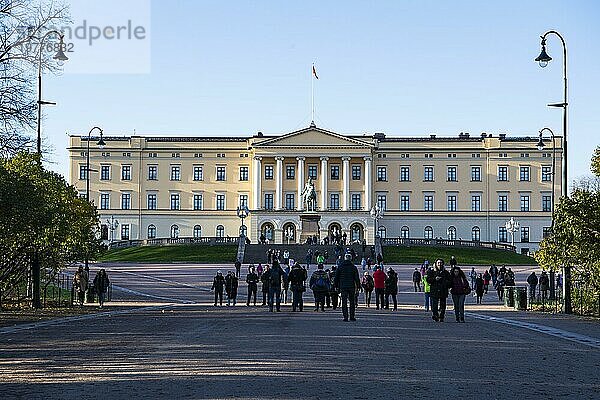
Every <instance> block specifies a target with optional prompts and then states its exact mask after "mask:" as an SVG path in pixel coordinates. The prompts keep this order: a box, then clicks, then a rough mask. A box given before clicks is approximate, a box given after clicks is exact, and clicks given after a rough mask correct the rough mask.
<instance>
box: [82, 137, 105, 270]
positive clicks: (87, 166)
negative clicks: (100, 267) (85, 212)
mask: <svg viewBox="0 0 600 400" xmlns="http://www.w3.org/2000/svg"><path fill="white" fill-rule="evenodd" d="M95 129H98V130H99V131H100V140H98V143H97V145H98V146H100V148H103V147H104V146H105V145H106V143H105V142H104V140H103V139H102V134H103V131H102V129H101V128H98V127H97V126H95V127H93V128H92V129H90V131H89V132H88V137H87V152H86V156H85V199H86V201H87V202H88V203H89V202H90V141H91V140H92V132H93V131H94V130H95ZM89 264H90V260H89V257H88V253H87V251H86V252H85V270H86V271H88V270H89V267H90V265H89Z"/></svg>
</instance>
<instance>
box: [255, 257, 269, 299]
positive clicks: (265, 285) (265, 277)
mask: <svg viewBox="0 0 600 400" xmlns="http://www.w3.org/2000/svg"><path fill="white" fill-rule="evenodd" d="M258 266H259V267H260V266H261V265H260V264H258ZM259 276H260V283H262V305H263V306H264V305H266V304H267V297H268V296H269V282H270V276H269V266H268V265H265V270H264V271H263V273H262V274H260V275H259Z"/></svg>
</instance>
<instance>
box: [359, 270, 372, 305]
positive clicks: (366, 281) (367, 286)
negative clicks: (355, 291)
mask: <svg viewBox="0 0 600 400" xmlns="http://www.w3.org/2000/svg"><path fill="white" fill-rule="evenodd" d="M361 286H362V288H363V291H364V293H365V304H366V306H367V307H371V294H372V293H373V289H375V282H373V277H372V276H371V274H369V271H365V273H364V275H363V278H362V282H361Z"/></svg>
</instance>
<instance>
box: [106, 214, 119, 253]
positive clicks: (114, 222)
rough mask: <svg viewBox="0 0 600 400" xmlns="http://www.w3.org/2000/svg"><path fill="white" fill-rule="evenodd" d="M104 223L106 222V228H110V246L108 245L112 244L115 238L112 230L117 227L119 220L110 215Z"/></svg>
mask: <svg viewBox="0 0 600 400" xmlns="http://www.w3.org/2000/svg"><path fill="white" fill-rule="evenodd" d="M106 223H107V224H108V228H109V229H110V243H109V247H110V245H112V243H113V242H114V240H115V235H114V232H115V230H116V229H117V228H118V227H119V220H117V219H115V217H114V216H112V215H111V217H110V219H107V220H106Z"/></svg>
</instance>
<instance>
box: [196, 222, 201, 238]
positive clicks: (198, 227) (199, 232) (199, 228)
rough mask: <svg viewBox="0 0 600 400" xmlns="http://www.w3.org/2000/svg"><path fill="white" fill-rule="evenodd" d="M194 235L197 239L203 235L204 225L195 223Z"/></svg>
mask: <svg viewBox="0 0 600 400" xmlns="http://www.w3.org/2000/svg"><path fill="white" fill-rule="evenodd" d="M194 237H195V238H196V239H198V238H201V237H202V227H201V226H200V225H194Z"/></svg>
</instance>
